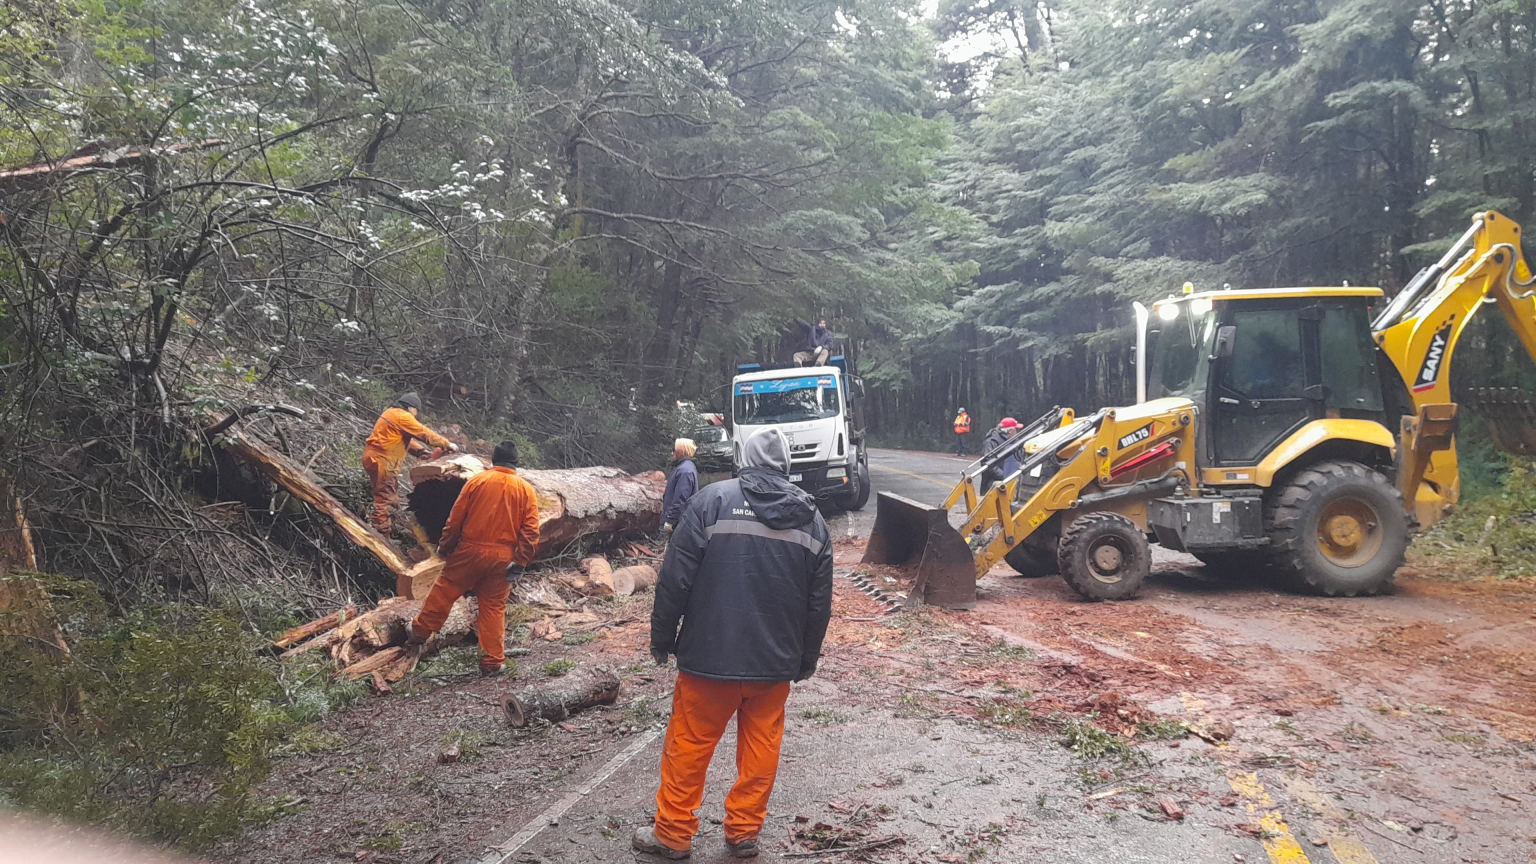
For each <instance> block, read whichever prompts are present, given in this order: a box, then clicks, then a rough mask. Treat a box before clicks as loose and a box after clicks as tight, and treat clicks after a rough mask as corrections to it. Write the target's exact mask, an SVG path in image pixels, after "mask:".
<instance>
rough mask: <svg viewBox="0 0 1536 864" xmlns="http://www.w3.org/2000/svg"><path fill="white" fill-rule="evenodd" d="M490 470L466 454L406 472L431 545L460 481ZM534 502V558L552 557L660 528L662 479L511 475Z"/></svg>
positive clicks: (580, 473) (609, 474) (414, 509)
mask: <svg viewBox="0 0 1536 864" xmlns="http://www.w3.org/2000/svg"><path fill="white" fill-rule="evenodd" d="M489 467H490V463H489V462H488V461H487V460H485V459H482V458H480V457H479V456H472V455H469V454H462V453H461V454H458V455H454V456H448V457H445V458H441V459H433V460H431V461H428V462H423V463H421V464H419V465H417V466H416V467H414V468H412V469H411V484H412V486H413V487H414V489H413V490H412V491H411V495H410V504H409V507H410V510H411V513H412V514H414V515H415V517H416V521H417V522H418V523H420V524H421V527H422V528H423V529H425V530H426V532H427V537H428V538H430V539H431V540H432V542H434V543H436V542H437V541H438V539H439V538H441V537H442V535H443V526H444V525H445V524H447V522H448V514H449V513H450V512H451V511H452V510H453V502H454V501H455V500H456V499H457V498H458V497H459V490H460V489H463V488H464V482H465V481H467V480H468V479H469V478H470V477H473V476H475V475H476V474H479V473H480V472H481V471H484V470H486V469H487V468H489ZM517 473H518V474H519V475H521V476H522V478H523V479H524V480H527V481H528V482H529V484H531V485H532V486H533V490H534V492H535V493H536V494H537V495H538V501H539V545H538V549H537V551H536V553H535V557H537V558H546V557H549V556H551V555H557V554H559V553H560V552H561V551H563V550H564V549H565V548H566V547H567V546H569V545H570V544H571V542H572V541H574V540H576V539H578V538H580V537H586V536H590V535H613V536H622V535H627V534H643V533H647V532H651V531H655V530H657V529H659V528H660V527H661V499H662V495H663V494H665V492H666V488H667V478H666V475H664V474H662V473H661V472H660V471H652V472H650V473H648V474H626V473H624V472H623V471H620V470H619V469H617V468H603V467H598V468H569V469H563V470H552V471H540V470H535V469H531V468H530V469H519V470H518V472H517Z"/></svg>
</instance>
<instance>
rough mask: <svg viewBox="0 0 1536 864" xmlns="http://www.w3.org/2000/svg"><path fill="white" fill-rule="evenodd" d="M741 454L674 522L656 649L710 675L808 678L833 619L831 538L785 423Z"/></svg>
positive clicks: (654, 616) (654, 613) (654, 614)
mask: <svg viewBox="0 0 1536 864" xmlns="http://www.w3.org/2000/svg"><path fill="white" fill-rule="evenodd" d="M741 458H742V464H743V466H744V467H743V468H742V469H741V476H740V477H738V478H737V479H735V480H727V481H724V482H721V483H715V484H713V485H710V486H706V487H704V488H703V489H701V490H699V493H698V494H697V495H695V496H693V498H692V499H691V500H690V501H689V502H688V506H687V508H686V509H685V510H684V511H683V515H682V518H681V519H680V520H679V522H678V524H677V527H676V528H675V529H674V530H673V533H672V542H671V545H670V546H668V547H667V557H666V560H665V561H664V562H663V563H662V565H661V576H660V579H659V581H658V582H657V583H656V603H655V605H654V606H653V607H652V610H651V647H652V649H653V650H663V651H666V652H667V653H669V654H676V655H677V668H679V669H681V670H683V671H684V672H688V673H691V674H693V675H699V676H702V677H705V678H720V679H725V680H731V681H792V680H793V681H798V680H800V679H802V678H806V677H809V676H810V675H811V674H812V673H813V672H815V671H816V661H817V660H818V659H819V658H820V656H821V643H822V639H824V638H825V637H826V635H827V623H828V622H829V621H830V620H831V618H832V540H831V536H830V534H829V533H828V532H827V523H826V522H825V521H824V520H823V519H822V518H821V514H820V513H819V512H817V510H816V503H815V501H814V500H813V499H812V498H811V496H810V495H808V494H806V493H805V492H804V491H803V490H801V489H799V488H797V487H795V486H793V485H791V484H790V482H789V446H788V445H787V444H786V443H785V441H784V436H782V435H780V434H779V431H778V430H777V429H767V430H764V431H762V432H759V433H757V434H756V435H754V436H752V438H750V439H749V440H748V441H747V442H746V444H745V445H744V446H743V447H742V454H741ZM679 621H681V622H682V628H681V630H679V629H678V622H679Z"/></svg>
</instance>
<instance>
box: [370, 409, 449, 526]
mask: <svg viewBox="0 0 1536 864" xmlns="http://www.w3.org/2000/svg"><path fill="white" fill-rule="evenodd" d="M420 411H421V397H420V396H417V395H416V394H415V393H406V394H404V395H402V396H401V397H400V399H399V400H398V401H397V402H396V403H395V404H394V405H392V406H390V407H388V408H385V409H384V413H383V414H380V415H379V420H378V422H377V423H374V424H373V431H372V432H371V433H369V435H368V440H367V442H365V443H364V444H363V470H364V471H366V472H368V480H369V481H370V482H371V483H372V484H373V513H372V515H371V516H370V517H369V521H370V522H372V523H373V527H374V529H375V530H377V531H378V532H379V533H380V534H383V535H384V536H385V537H388V536H389V535H390V532H391V531H393V530H394V515H395V508H396V507H397V506H399V504H400V464H401V463H402V462H404V461H405V454H406V453H407V452H409V453H410V454H411V455H412V456H416V457H421V456H425V455H426V454H427V452H428V450H427V448H426V446H425V445H423V444H422V443H421V442H422V441H425V442H427V444H431V445H432V446H433V447H440V448H442V449H445V450H448V451H450V452H457V451H458V449H459V448H458V447H456V446H454V445H453V444H452V443H450V442H449V440H448V439H447V438H444V437H443V436H441V435H439V434H437V433H436V432H433V431H432V430H431V429H428V428H427V427H426V426H425V425H423V424H422V422H421V421H420V420H417V419H416V415H417V413H418V412H420Z"/></svg>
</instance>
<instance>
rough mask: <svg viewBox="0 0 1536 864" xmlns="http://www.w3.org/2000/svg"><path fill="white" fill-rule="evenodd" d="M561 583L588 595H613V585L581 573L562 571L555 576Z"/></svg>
mask: <svg viewBox="0 0 1536 864" xmlns="http://www.w3.org/2000/svg"><path fill="white" fill-rule="evenodd" d="M555 578H556V579H557V580H559V582H560V584H562V585H564V586H565V587H567V588H569V589H571V590H572V591H575V592H576V593H577V594H581V595H583V596H586V597H612V596H613V586H612V585H610V584H608V583H607V582H599V581H597V580H596V579H593V578H591V577H590V576H582V575H581V574H579V573H561V574H558V575H557V576H555Z"/></svg>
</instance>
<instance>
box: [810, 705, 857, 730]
mask: <svg viewBox="0 0 1536 864" xmlns="http://www.w3.org/2000/svg"><path fill="white" fill-rule="evenodd" d="M800 716H801V717H802V718H804V719H806V720H809V721H811V722H812V723H820V724H821V725H823V726H837V725H840V724H843V723H847V722H848V721H850V720H852V719H853V718H852V717H849V716H848V715H847V714H844V713H843V712H841V711H835V710H833V709H831V708H806V709H805V710H803V711H801V712H800Z"/></svg>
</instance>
